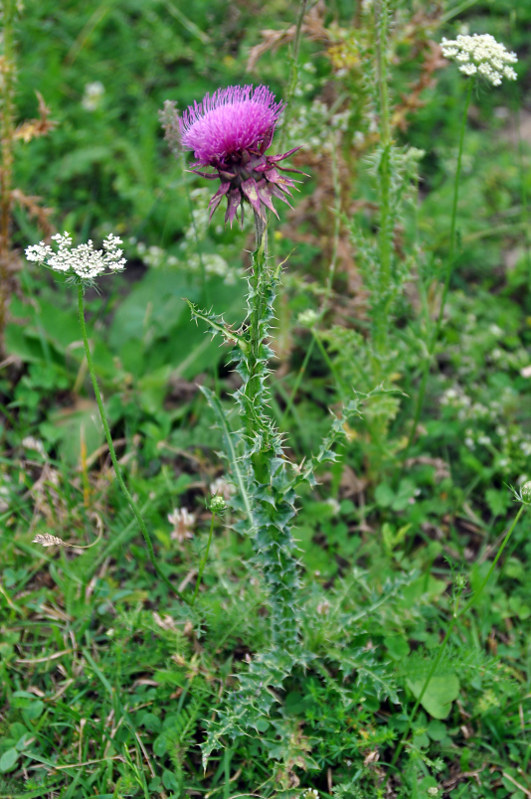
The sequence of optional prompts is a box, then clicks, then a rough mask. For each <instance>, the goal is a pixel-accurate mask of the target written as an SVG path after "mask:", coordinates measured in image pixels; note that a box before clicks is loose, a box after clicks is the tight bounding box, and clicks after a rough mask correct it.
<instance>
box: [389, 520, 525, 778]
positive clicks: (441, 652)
mask: <svg viewBox="0 0 531 799" xmlns="http://www.w3.org/2000/svg"><path fill="white" fill-rule="evenodd" d="M524 510H525V505H521V506H520V509H519V510H518V513H517V514H516V516H515V518H514V520H513V523H512V524H511V526H510V527H509V529H508V531H507V533H506V534H505V536H504V539H503V541H502V543H501V544H500V547H499V549H498V552H497V553H496V557H495V558H494V560H493V561H492V563H491V565H490V569H489V571H488V573H487V576H486V577H485V579H484V580H483V582H482V583H481V585H480V586H479V588H478V590H477V591H476V592H475V593H474V594H473V596H472V597H470V599H469V600H468V602H467V603H466V605H465V606H464V607H463V608H462V609H461V610H460V611H459V612H454V613H453V615H452V620H451V621H450V624H449V626H448V629H447V630H446V634H445V636H444V638H443V640H442V642H441V644H440V645H439V648H438V652H437V657H436V658H435V660H434V661H433V663H432V665H431V668H430V670H429V672H428V676H427V677H426V679H425V680H424V685H423V686H422V690H421V692H420V694H419V695H418V697H417V701H416V702H415V704H414V705H413V710H412V711H411V713H410V715H409V718H408V724H407V727H406V730H405V732H404V734H403V736H402V738H401V739H400V742H399V744H398V746H397V748H396V750H395V753H394V755H393V759H392V760H391V765H392V766H394V765H395V763H396V761H397V760H398V758H399V756H400V753H401V751H402V749H403V748H404V746H405V743H406V740H407V737H408V735H409V733H410V731H411V727H412V725H413V722H414V720H415V716H416V715H417V711H418V709H419V707H420V703H421V702H422V699H423V698H424V694H425V693H426V690H427V688H428V685H429V683H430V680H431V678H432V677H433V675H434V674H435V673H436V671H437V669H438V667H439V663H440V662H441V660H442V657H443V655H444V652H445V650H446V645H447V643H448V641H449V639H450V636H451V634H452V632H453V630H454V627H455V625H456V624H457V622H458V621H459V619H460V618H461V617H462V616H464V615H465V613H467V612H468V611H469V610H470V608H471V607H472V606H473V605H474V604H475V603H476V602H477V600H478V599H479V597H480V596H481V594H482V593H483V591H484V589H485V586H486V585H487V583H488V582H489V580H490V578H491V575H492V572H493V571H494V569H495V568H496V565H497V563H498V561H499V559H500V557H501V555H502V553H503V550H504V549H505V547H506V546H507V544H508V543H509V539H510V537H511V535H512V534H513V531H514V529H515V527H516V525H517V524H518V521H519V519H520V517H521V515H522V514H523V512H524Z"/></svg>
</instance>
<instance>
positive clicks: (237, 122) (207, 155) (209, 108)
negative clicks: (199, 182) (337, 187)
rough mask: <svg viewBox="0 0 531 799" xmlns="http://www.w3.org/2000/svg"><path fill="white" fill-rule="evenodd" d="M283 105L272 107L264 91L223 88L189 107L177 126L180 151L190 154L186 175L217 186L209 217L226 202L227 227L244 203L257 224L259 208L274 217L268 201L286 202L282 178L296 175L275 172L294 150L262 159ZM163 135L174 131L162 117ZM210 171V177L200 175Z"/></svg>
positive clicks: (289, 182)
mask: <svg viewBox="0 0 531 799" xmlns="http://www.w3.org/2000/svg"><path fill="white" fill-rule="evenodd" d="M283 108H284V104H283V103H282V102H276V100H275V96H274V94H273V93H272V92H271V91H270V90H269V89H268V87H267V86H257V87H256V88H254V87H253V86H229V87H228V88H226V89H218V90H217V91H216V92H214V94H212V95H209V94H207V95H205V97H204V98H203V99H202V100H201V102H200V103H197V102H195V103H194V104H193V105H191V106H189V107H188V108H187V109H186V111H185V112H184V113H183V115H182V117H181V118H180V119H179V121H178V125H179V133H180V138H181V145H182V147H184V149H186V150H191V151H192V152H193V153H194V156H195V158H196V162H195V163H194V164H193V166H192V171H194V172H196V173H197V174H198V175H201V176H202V177H205V178H208V179H210V180H216V179H217V178H219V180H220V181H221V186H220V188H219V189H218V191H217V192H216V193H215V194H214V196H213V197H212V199H211V200H210V217H211V218H212V214H213V213H214V211H215V210H216V208H217V207H218V205H219V204H220V202H221V201H222V199H223V198H224V197H226V198H227V211H226V214H225V222H229V223H230V224H231V226H232V223H233V221H234V219H235V217H236V214H237V212H238V209H240V208H241V219H242V222H243V207H244V203H245V202H247V203H249V204H250V205H251V207H252V209H253V211H254V213H255V214H256V216H258V217H259V218H260V219H262V220H265V210H264V209H265V208H269V209H270V210H271V211H273V213H274V214H277V212H276V210H275V208H274V206H273V198H274V197H277V198H278V199H279V200H282V201H283V202H286V203H287V204H288V205H289V202H288V200H287V196H289V195H291V191H290V189H292V188H294V186H295V181H294V180H293V179H292V178H289V177H286V176H285V175H283V174H282V172H285V171H287V172H300V170H298V169H286V168H283V167H280V166H278V164H279V162H280V161H283V160H284V159H285V158H287V157H288V156H289V155H291V154H292V153H294V152H295V151H296V150H298V149H299V148H298V147H296V148H294V149H293V150H290V151H289V152H287V153H284V154H283V155H269V156H268V155H265V152H266V150H267V149H268V148H269V146H270V144H271V141H272V139H273V134H274V132H275V126H276V123H277V121H278V119H279V117H280V115H281V113H282V110H283ZM163 124H164V126H165V128H166V132H167V135H168V132H169V131H170V129H174V125H172V120H171V119H169V118H168V115H167V112H166V113H165V116H164V118H163ZM170 132H171V131H170ZM200 167H211V168H212V170H213V171H212V172H203V171H200V169H199V168H200Z"/></svg>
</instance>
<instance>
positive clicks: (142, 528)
mask: <svg viewBox="0 0 531 799" xmlns="http://www.w3.org/2000/svg"><path fill="white" fill-rule="evenodd" d="M77 301H78V318H79V325H80V327H81V334H82V336H83V346H84V348H85V357H86V359H87V366H88V370H89V374H90V379H91V382H92V388H93V390H94V396H95V398H96V403H97V405H98V410H99V413H100V418H101V423H102V425H103V430H104V432H105V439H106V441H107V446H108V447H109V454H110V456H111V461H112V465H113V467H114V473H115V475H116V480H117V481H118V485H119V487H120V490H121V492H122V494H123V495H124V497H125V498H126V500H127V503H128V505H129V507H130V508H131V511H132V512H133V515H134V517H135V519H136V521H137V523H138V526H139V528H140V531H141V533H142V535H143V537H144V541H145V542H146V547H147V550H148V555H149V559H150V561H151V563H152V564H153V567H154V569H155V571H156V572H157V575H158V576H159V577H160V579H161V580H162V581H163V582H164V583H165V585H166V586H167V587H168V588H170V589H171V591H173V593H174V594H176V595H177V596H178V597H179V599H182V600H183V601H184V602H186V603H187V604H190V603H189V600H188V599H186V598H185V597H184V596H183V595H182V594H181V592H180V591H179V590H178V589H177V588H175V587H174V586H173V585H172V584H171V582H170V581H169V580H168V578H167V577H166V575H165V574H163V573H162V571H161V570H160V567H159V565H158V563H157V561H156V558H155V552H154V550H153V544H152V541H151V536H150V534H149V532H148V529H147V527H146V525H145V523H144V520H143V518H142V516H141V515H140V512H139V511H138V509H137V507H136V504H135V502H134V500H133V497H132V496H131V493H130V492H129V489H128V488H127V486H126V485H125V482H124V479H123V476H122V470H121V467H120V464H119V463H118V459H117V457H116V451H115V449H114V444H113V440H112V436H111V430H110V427H109V422H108V420H107V414H106V412H105V408H104V406H103V400H102V397H101V393H100V389H99V385H98V380H97V377H96V371H95V369H94V361H93V358H92V353H91V351H90V343H89V339H88V334H87V326H86V324H85V301H84V297H83V284H82V282H81V281H80V282H79V283H78V285H77Z"/></svg>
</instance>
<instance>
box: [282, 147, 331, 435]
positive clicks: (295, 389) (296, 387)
mask: <svg viewBox="0 0 531 799" xmlns="http://www.w3.org/2000/svg"><path fill="white" fill-rule="evenodd" d="M332 178H333V184H334V198H335V203H334V215H335V218H334V240H333V245H332V257H331V258H330V265H329V268H328V275H327V277H326V284H325V290H324V296H323V301H322V303H321V308H320V310H319V317H318V319H319V323H320V322H321V321H322V319H323V318H324V315H325V313H326V311H327V306H328V302H329V300H330V295H331V294H332V289H333V284H334V276H335V273H336V265H337V250H338V247H339V234H340V227H341V186H340V182H339V167H338V163H337V146H334V147H332ZM312 333H313V335H312V339H311V341H310V344H309V346H308V349H307V350H306V355H305V356H304V361H303V362H302V366H301V368H300V369H299V371H298V374H297V378H296V380H295V385H294V386H293V390H292V392H291V395H290V398H289V401H288V404H287V405H286V408H285V410H284V413H283V414H282V418H281V420H280V427H282V426H283V424H284V422H285V420H286V417H287V416H288V415H289V414H290V412H291V409H292V407H293V403H294V402H295V397H296V396H297V392H298V390H299V386H300V384H301V381H302V378H303V377H304V373H305V371H306V367H307V366H308V362H309V360H310V357H311V355H312V352H313V347H314V344H315V339H316V333H315V331H314V330H312Z"/></svg>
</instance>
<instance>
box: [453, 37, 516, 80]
mask: <svg viewBox="0 0 531 799" xmlns="http://www.w3.org/2000/svg"><path fill="white" fill-rule="evenodd" d="M441 47H442V52H443V55H444V57H445V58H449V59H450V60H451V61H457V63H458V64H460V67H459V70H460V71H461V72H463V74H465V75H482V76H483V77H484V78H486V79H487V80H488V81H489V83H492V85H493V86H499V85H500V83H501V82H502V79H503V78H507V79H508V80H516V77H517V75H516V72H515V71H514V69H513V68H512V67H510V66H508V64H516V62H517V61H518V57H517V55H516V53H510V52H509V51H508V50H507V49H506V47H505V45H503V44H501V43H500V42H497V41H496V39H495V38H494V36H491V35H490V33H484V34H479V33H475V34H474V35H473V36H464V35H459V36H458V37H457V39H443V40H442V42H441Z"/></svg>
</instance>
